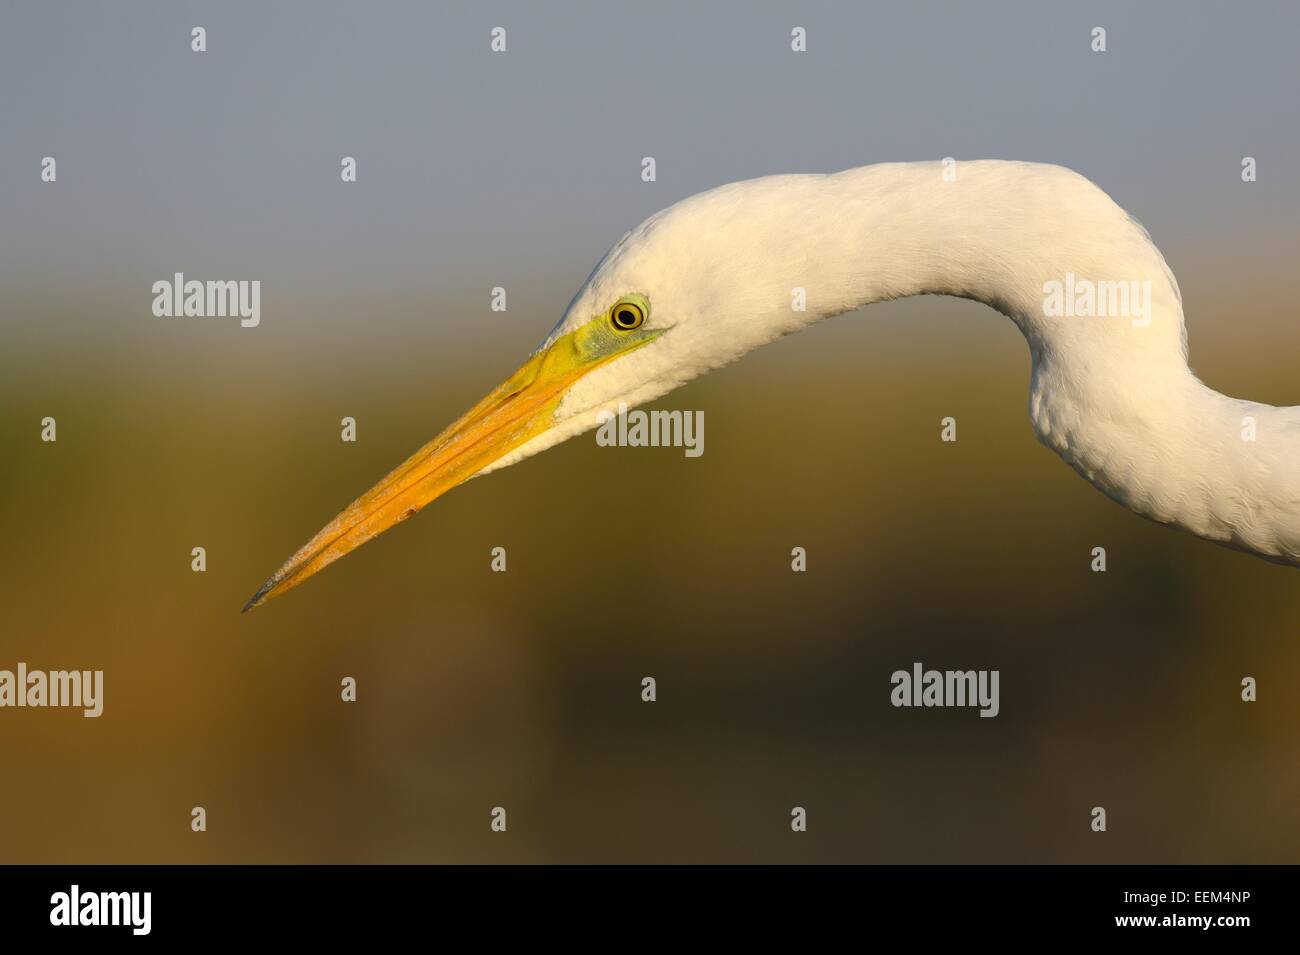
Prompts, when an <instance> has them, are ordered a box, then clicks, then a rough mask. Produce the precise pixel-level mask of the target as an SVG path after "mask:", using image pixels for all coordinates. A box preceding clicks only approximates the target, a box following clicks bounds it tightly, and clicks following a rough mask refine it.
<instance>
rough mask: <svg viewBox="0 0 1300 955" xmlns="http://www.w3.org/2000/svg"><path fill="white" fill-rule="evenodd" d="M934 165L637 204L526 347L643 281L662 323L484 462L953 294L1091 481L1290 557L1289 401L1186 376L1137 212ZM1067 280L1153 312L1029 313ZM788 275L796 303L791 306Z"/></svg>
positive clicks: (1147, 511) (1042, 177)
mask: <svg viewBox="0 0 1300 955" xmlns="http://www.w3.org/2000/svg"><path fill="white" fill-rule="evenodd" d="M945 168H947V167H945V166H944V165H943V164H941V163H937V162H930V163H891V164H883V165H876V166H866V167H862V168H859V169H851V170H848V171H845V172H840V173H835V174H833V175H791V176H771V177H767V178H763V179H755V180H751V181H747V182H738V183H732V184H730V185H726V186H722V187H720V188H717V189H713V190H710V191H708V192H704V193H700V194H698V195H696V196H692V197H691V198H689V199H685V200H683V201H681V202H679V203H677V204H676V205H673V206H671V207H669V208H667V209H665V210H663V211H662V212H659V213H657V214H656V215H654V216H651V217H650V218H649V219H647V220H646V221H645V222H643V223H642V224H641V225H639V226H638V227H637V228H635V229H634V230H632V231H631V232H629V233H628V234H627V235H626V236H624V237H623V239H622V240H621V241H620V242H619V243H618V244H617V245H615V246H614V248H613V249H611V250H610V252H609V253H608V254H607V255H606V256H605V258H604V259H603V260H602V261H601V263H600V264H599V265H598V266H597V268H596V269H595V271H594V272H593V273H592V275H591V276H590V278H589V279H588V280H587V282H586V284H585V285H584V286H583V287H582V289H581V290H580V291H579V292H578V294H577V296H575V298H574V299H573V302H572V303H571V305H570V306H569V308H568V310H567V312H566V314H565V317H564V318H563V319H562V320H561V321H560V323H559V324H558V325H557V326H556V327H555V329H554V330H553V331H552V333H551V335H550V336H549V337H548V338H547V339H546V341H545V342H543V345H542V348H545V347H546V346H547V345H549V344H550V343H551V342H553V341H554V340H555V339H556V338H557V337H559V336H560V335H562V334H564V333H566V332H569V331H572V330H573V329H575V328H577V327H578V326H579V325H581V324H582V323H584V322H586V321H589V320H590V317H591V316H592V315H595V314H598V313H600V312H601V311H602V310H603V309H607V308H608V307H609V306H610V305H611V303H612V302H614V301H615V300H617V299H618V298H619V297H620V296H622V295H625V294H627V293H629V292H638V293H641V294H644V295H645V296H647V297H648V299H649V300H650V302H651V304H652V312H651V315H650V318H649V320H648V321H647V327H648V328H659V329H664V330H666V334H664V335H662V336H661V337H660V338H658V339H657V340H656V341H655V342H654V343H652V344H651V345H648V346H646V347H644V348H640V349H638V350H636V351H633V352H631V353H630V354H628V355H626V356H624V357H621V358H619V359H618V360H617V361H613V362H611V363H609V364H608V365H606V366H604V367H601V368H598V369H596V370H595V371H593V372H592V373H591V374H589V375H587V376H586V377H584V378H582V379H581V380H580V381H578V382H577V383H576V384H575V385H574V386H573V387H572V388H571V389H570V390H569V392H568V393H567V395H566V396H565V398H564V400H563V402H562V403H561V405H560V408H559V411H558V413H557V424H556V426H555V427H553V428H552V429H550V430H549V431H547V432H545V433H544V434H541V435H539V436H537V437H535V438H533V439H532V440H531V441H529V442H528V443H526V444H524V445H523V446H521V447H519V448H516V449H515V450H514V451H512V452H511V453H509V454H507V455H506V456H504V457H503V458H501V459H500V460H499V461H497V462H496V463H495V464H493V465H492V466H491V467H488V468H485V469H484V472H483V473H486V472H487V471H490V470H494V469H496V468H499V467H504V466H506V465H509V464H512V463H514V462H516V461H518V460H521V459H522V458H524V457H527V456H529V455H531V454H535V453H536V452H538V451H541V450H543V449H545V448H547V447H550V446H551V445H554V444H556V443H557V442H559V441H562V440H564V439H565V438H568V437H571V436H572V435H575V434H578V433H581V432H583V431H586V430H588V429H589V428H592V427H594V426H595V425H596V423H597V419H596V415H597V413H598V412H599V411H600V410H601V409H607V408H611V407H614V406H616V405H617V404H618V402H620V401H626V402H627V403H628V404H629V405H636V404H638V403H642V402H645V401H649V400H651V399H653V398H656V397H658V396H659V395H662V394H664V393H665V392H667V391H669V390H671V389H672V388H674V387H676V386H678V385H680V384H682V383H683V382H686V381H688V380H690V379H691V378H694V377H696V376H697V375H700V374H703V373H704V372H707V371H709V370H710V369H713V368H716V367H718V366H720V365H723V364H725V363H727V362H730V361H732V360H734V359H736V358H738V357H740V356H741V355H744V354H745V353H746V352H749V351H751V350H753V349H754V348H757V347H758V346H759V345H762V344H765V343H766V342H769V341H772V340H774V339H776V338H779V337H780V336H782V335H786V334H789V333H791V332H795V331H798V330H800V329H801V328H804V327H806V326H807V325H809V324H811V323H813V322H816V321H820V320H821V319H823V318H827V317H830V316H833V315H837V314H840V313H842V312H846V311H849V310H851V309H854V308H857V307H859V306H862V305H866V304H869V303H872V302H879V301H883V300H887V299H894V298H901V297H904V296H910V295H923V294H935V295H956V296H961V297H964V298H971V299H975V300H977V301H980V302H984V303H986V304H987V305H989V306H991V307H992V308H995V309H997V310H998V311H1000V312H1002V313H1003V314H1005V315H1007V316H1008V317H1009V318H1010V319H1011V320H1012V321H1013V322H1015V323H1016V325H1017V327H1018V328H1019V329H1020V331H1021V332H1022V333H1023V334H1024V336H1025V340H1026V341H1027V342H1028V344H1029V351H1030V356H1031V360H1032V372H1031V376H1030V394H1029V414H1030V419H1031V421H1032V423H1033V428H1034V431H1035V433H1036V434H1037V435H1038V438H1039V440H1041V441H1042V442H1043V443H1044V444H1045V445H1047V446H1048V447H1049V448H1051V449H1052V450H1054V451H1055V452H1056V453H1057V454H1059V455H1060V456H1061V457H1062V458H1063V459H1064V460H1065V461H1066V462H1067V463H1069V464H1070V465H1071V466H1072V467H1074V468H1075V470H1077V471H1078V472H1079V473H1080V474H1082V475H1083V476H1084V477H1085V478H1087V479H1088V480H1089V481H1090V482H1091V483H1092V484H1093V485H1094V486H1096V487H1097V488H1098V489H1099V490H1101V491H1102V492H1103V493H1105V494H1107V495H1109V496H1110V497H1112V498H1114V499H1115V500H1117V501H1119V502H1120V503H1122V504H1124V505H1125V506H1126V507H1128V508H1130V509H1132V510H1133V511H1135V512H1137V513H1138V514H1141V515H1143V516H1145V517H1149V518H1151V519H1153V520H1156V521H1159V522H1162V523H1168V524H1173V525H1176V526H1178V527H1181V528H1183V529H1185V530H1188V531H1190V532H1192V533H1193V534H1196V535H1198V536H1200V537H1204V538H1208V539H1210V540H1213V541H1217V542H1220V543H1223V544H1227V545H1229V546H1233V547H1237V548H1241V549H1244V550H1248V551H1252V552H1254V553H1256V554H1259V555H1260V556H1263V557H1267V558H1271V559H1274V560H1280V561H1284V562H1287V563H1291V564H1300V481H1297V478H1300V408H1297V407H1289V408H1277V407H1273V406H1271V405H1264V404H1259V403H1256V402H1252V401H1245V400H1241V399H1236V398H1229V397H1226V396H1224V395H1221V394H1219V393H1217V392H1215V391H1213V390H1211V389H1210V388H1207V387H1206V386H1205V385H1204V384H1202V383H1201V382H1200V381H1199V380H1197V378H1196V377H1195V375H1194V374H1193V373H1192V372H1191V370H1190V369H1189V368H1188V365H1187V349H1186V333H1185V329H1184V325H1183V313H1182V301H1181V296H1180V293H1179V291H1178V287H1177V284H1176V282H1175V280H1174V277H1173V274H1172V273H1171V272H1170V271H1169V268H1168V266H1167V265H1166V264H1165V261H1164V259H1163V257H1162V256H1161V254H1160V252H1159V250H1158V249H1157V248H1156V247H1155V246H1154V245H1153V244H1152V242H1151V239H1150V237H1149V236H1148V235H1147V233H1146V231H1145V230H1144V229H1143V228H1142V226H1141V225H1140V224H1139V223H1138V222H1136V221H1135V220H1134V219H1133V218H1132V217H1131V216H1129V215H1128V214H1127V213H1125V212H1124V210H1123V209H1121V208H1120V207H1119V206H1118V205H1116V204H1115V203H1114V202H1113V201H1112V200H1111V199H1110V197H1108V196H1107V195H1106V194H1105V193H1104V192H1102V190H1101V189H1099V188H1098V187H1097V186H1095V185H1093V184H1092V183H1091V182H1089V181H1088V180H1087V179H1085V178H1084V177H1082V176H1080V175H1078V174H1077V173H1074V172H1072V171H1070V170H1068V169H1064V168H1061V167H1059V166H1050V165H1040V164H1035V163H1019V162H999V161H979V162H962V163H960V164H958V165H957V166H956V167H955V172H956V176H955V178H951V179H950V178H948V177H945V175H944V172H945ZM1067 276H1070V277H1072V281H1073V283H1074V284H1075V285H1081V284H1082V283H1085V282H1092V283H1115V282H1125V283H1133V282H1135V283H1138V286H1139V287H1144V288H1149V290H1150V300H1149V305H1150V314H1149V315H1148V316H1146V319H1145V321H1144V320H1141V319H1136V318H1133V317H1131V316H1129V315H1122V316H1107V317H1098V316H1070V317H1065V316H1061V315H1048V314H1045V301H1046V299H1047V289H1048V288H1049V283H1052V282H1057V283H1061V282H1064V281H1065V280H1066V278H1067ZM1143 283H1149V286H1146V285H1143ZM795 288H802V289H805V290H806V295H807V310H806V311H802V312H800V311H795V310H794V309H792V307H791V301H792V289H795ZM539 350H540V349H539ZM1248 419H1253V425H1252V423H1251V421H1249V420H1248ZM1252 434H1253V440H1249V439H1248V438H1250V437H1251V436H1252Z"/></svg>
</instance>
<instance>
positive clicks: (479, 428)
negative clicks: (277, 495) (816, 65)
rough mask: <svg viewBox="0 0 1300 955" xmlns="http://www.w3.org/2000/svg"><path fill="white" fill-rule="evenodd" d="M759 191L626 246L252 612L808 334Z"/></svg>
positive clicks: (306, 551) (662, 219)
mask: <svg viewBox="0 0 1300 955" xmlns="http://www.w3.org/2000/svg"><path fill="white" fill-rule="evenodd" d="M780 178H782V179H786V178H791V179H793V178H802V177H780ZM809 178H811V177H809ZM764 182H767V180H757V181H755V182H753V183H737V184H733V185H731V186H724V187H722V188H720V189H715V190H712V191H711V192H707V193H701V194H700V195H698V196H694V197H692V198H690V199H687V200H685V201H683V202H680V203H678V204H677V205H675V206H672V207H670V208H668V209H665V210H664V211H663V212H660V213H658V214H657V215H655V216H652V217H651V218H649V219H647V220H646V221H645V222H643V223H642V224H641V225H640V226H638V227H637V228H636V229H634V230H633V231H631V232H629V233H628V234H627V235H626V236H624V237H623V239H622V240H620V241H619V242H618V243H617V244H616V245H615V246H614V247H613V248H612V249H611V250H610V251H609V253H608V254H607V255H606V256H605V257H604V258H603V259H602V260H601V262H600V264H599V265H597V267H596V269H595V270H594V271H593V272H592V274H591V276H590V277H589V278H588V280H587V282H586V283H585V284H584V285H583V287H582V288H581V289H580V290H579V292H578V294H577V295H576V296H575V297H574V299H573V301H572V302H571V303H570V305H569V307H568V309H567V310H566V311H565V314H564V316H563V318H561V320H560V321H559V323H558V324H557V325H556V326H555V328H554V329H553V330H552V331H551V333H550V334H549V335H548V336H547V337H546V339H545V340H544V341H543V342H542V344H541V345H540V346H539V347H538V348H537V350H536V351H535V352H534V353H533V354H532V356H531V357H529V359H528V360H527V361H526V362H524V364H523V365H521V366H520V367H519V369H518V370H517V371H515V373H514V374H512V375H510V377H508V378H507V379H506V380H505V381H504V382H503V383H502V384H501V385H499V386H498V387H497V388H495V389H493V390H492V391H491V392H489V394H488V395H487V396H486V397H485V398H484V399H483V400H482V401H480V402H479V403H478V404H477V405H475V406H474V407H473V408H471V409H470V410H469V411H468V412H467V413H466V414H465V415H463V416H462V417H461V418H460V419H459V420H458V421H456V422H454V423H453V424H452V425H451V426H450V427H448V428H447V429H446V430H444V431H443V432H442V433H441V434H439V435H438V436H437V437H436V438H434V439H433V440H432V441H430V442H429V443H428V444H426V445H425V446H424V447H423V448H421V449H420V450H419V451H417V452H416V453H415V454H414V455H412V456H411V457H410V458H408V459H407V460H406V461H405V462H403V463H402V464H401V465H400V466H399V467H398V468H396V469H395V470H394V471H392V472H391V473H390V474H389V475H388V476H387V477H385V478H384V479H383V480H382V481H380V482H379V483H378V484H376V485H375V486H374V487H373V488H371V489H370V490H369V491H367V492H366V493H365V494H363V495H362V496H361V497H359V498H358V499H357V500H356V501H354V502H353V503H352V504H350V505H348V507H347V508H345V509H344V510H343V512H342V513H340V514H339V515H338V516H337V517H336V518H335V519H334V520H333V521H331V522H330V523H329V524H328V525H327V526H326V527H324V528H322V529H321V531H320V532H319V533H317V534H316V536H315V537H313V538H312V539H311V540H310V541H308V542H307V544H305V545H304V546H303V547H302V548H301V549H300V550H299V551H298V552H297V553H296V554H294V555H293V556H292V557H290V558H289V560H287V561H286V562H285V563H284V565H283V566H281V567H280V569H279V570H277V571H276V573H275V574H274V575H273V576H272V577H271V578H270V579H269V580H267V582H266V583H265V584H263V586H262V587H261V589H259V590H258V592H257V593H256V594H254V596H253V598H252V599H251V600H250V601H249V602H248V604H247V605H246V606H245V608H244V609H245V610H248V609H251V608H252V607H255V606H258V605H259V604H261V603H264V602H265V601H266V600H268V599H270V598H271V597H273V596H276V595H278V594H280V593H283V592H284V591H285V590H288V589H290V588H291V587H293V586H295V585H297V584H299V583H301V582H302V581H303V580H306V579H307V578H308V577H310V576H311V575H312V574H314V573H316V572H317V571H319V570H321V569H322V568H324V567H325V566H327V565H328V564H330V563H333V562H334V561H335V560H337V559H338V558H340V557H342V556H343V555H344V554H346V553H348V552H349V551H351V550H353V549H355V548H356V547H358V546H360V545H361V544H363V543H365V542H366V541H368V540H370V539H371V538H372V537H375V536H376V535H378V534H380V533H382V532H383V531H385V530H387V529H388V528H389V527H391V526H392V525H394V524H396V523H399V522H401V521H403V520H405V519H406V518H408V517H411V516H412V515H414V514H415V513H416V512H418V511H419V510H420V509H421V508H423V507H424V506H425V505H426V504H428V503H429V502H430V501H433V500H434V499H435V498H437V497H439V496H440V495H442V494H444V493H445V492H447V491H448V490H450V489H451V488H453V487H455V486H456V485H458V484H462V483H464V482H465V481H467V480H469V479H470V478H472V477H474V476H476V475H479V474H484V473H486V472H488V471H491V470H494V469H496V468H501V467H505V466H507V465H510V464H513V463H515V462H516V461H519V460H521V459H522V458H524V457H527V456H529V455H531V454H535V453H537V452H538V451H542V450H544V449H546V448H548V447H550V446H552V445H554V444H556V443H558V442H560V441H563V440H564V439H566V438H569V437H572V436H573V435H575V434H579V433H581V432H583V431H586V430H588V429H590V428H593V427H595V426H596V425H597V424H598V423H599V418H600V415H601V412H602V411H610V412H615V413H616V412H617V410H618V406H619V405H620V403H625V404H627V405H628V406H629V407H630V406H635V405H637V404H640V403H643V402H645V401H649V400H651V399H653V398H655V397H658V396H659V395H661V394H664V393H665V392H667V391H669V390H671V389H672V388H674V387H676V386H677V385H680V384H682V383H683V382H685V381H687V380H689V379H691V378H693V377H695V376H696V375H699V374H701V373H703V372H705V371H708V370H709V369H711V368H715V367H717V366H719V365H721V364H724V363H726V362H728V361H730V360H732V359H734V358H736V357H738V356H739V355H742V354H744V353H745V352H747V351H749V350H751V349H752V348H754V347H756V346H757V345H759V344H762V343H763V342H764V341H769V340H771V339H772V338H775V337H778V336H779V335H782V334H785V333H786V332H788V331H793V330H795V328H797V327H800V326H801V325H802V324H805V323H806V320H805V319H804V317H803V316H800V315H798V314H797V313H793V312H792V310H791V308H790V291H789V290H790V285H789V278H788V275H787V274H786V273H787V272H788V271H789V270H788V268H787V267H786V264H785V260H786V259H787V258H790V256H786V255H783V254H778V255H777V256H776V257H775V258H774V256H773V254H772V252H771V251H770V250H768V251H767V252H766V253H764V254H761V255H760V254H759V253H760V251H761V249H762V246H763V244H764V243H765V242H766V241H767V240H768V239H770V238H771V234H770V230H769V229H768V228H767V226H768V225H770V223H767V221H766V220H767V219H768V218H770V215H771V213H772V210H771V209H770V208H764V206H763V204H762V203H755V202H752V201H746V199H752V198H753V196H752V195H750V196H745V195H744V193H745V192H746V190H747V188H748V190H753V189H754V188H755V187H756V186H759V185H760V184H761V183H764ZM784 198H786V199H787V200H788V198H789V197H788V196H786V197H784Z"/></svg>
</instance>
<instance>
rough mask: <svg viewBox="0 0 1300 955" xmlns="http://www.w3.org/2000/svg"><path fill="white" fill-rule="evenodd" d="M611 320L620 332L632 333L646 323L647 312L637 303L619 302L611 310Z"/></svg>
mask: <svg viewBox="0 0 1300 955" xmlns="http://www.w3.org/2000/svg"><path fill="white" fill-rule="evenodd" d="M609 320H610V321H611V322H612V323H613V325H614V327H615V328H617V329H618V330H619V331H621V332H630V331H631V330H632V329H634V328H640V327H641V325H642V324H643V323H644V322H645V312H643V311H642V310H641V306H640V305H637V304H636V303H635V302H619V303H618V304H617V305H615V306H614V307H613V308H612V309H610V312H609Z"/></svg>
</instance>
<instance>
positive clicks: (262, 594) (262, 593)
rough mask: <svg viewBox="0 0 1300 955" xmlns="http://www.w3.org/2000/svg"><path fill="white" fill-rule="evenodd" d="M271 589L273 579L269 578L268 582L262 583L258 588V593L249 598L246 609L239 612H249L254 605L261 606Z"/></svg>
mask: <svg viewBox="0 0 1300 955" xmlns="http://www.w3.org/2000/svg"><path fill="white" fill-rule="evenodd" d="M270 589H271V581H269V580H268V581H267V582H266V583H264V584H262V586H261V587H258V588H257V593H255V594H253V596H251V597H249V598H248V603H246V604H244V609H243V610H241V611H239V612H240V613H248V611H250V610H252V609H253V608H254V607H260V606H261V605H262V603H263V601H264V600H265V598H266V594H267V591H269V590H270Z"/></svg>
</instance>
